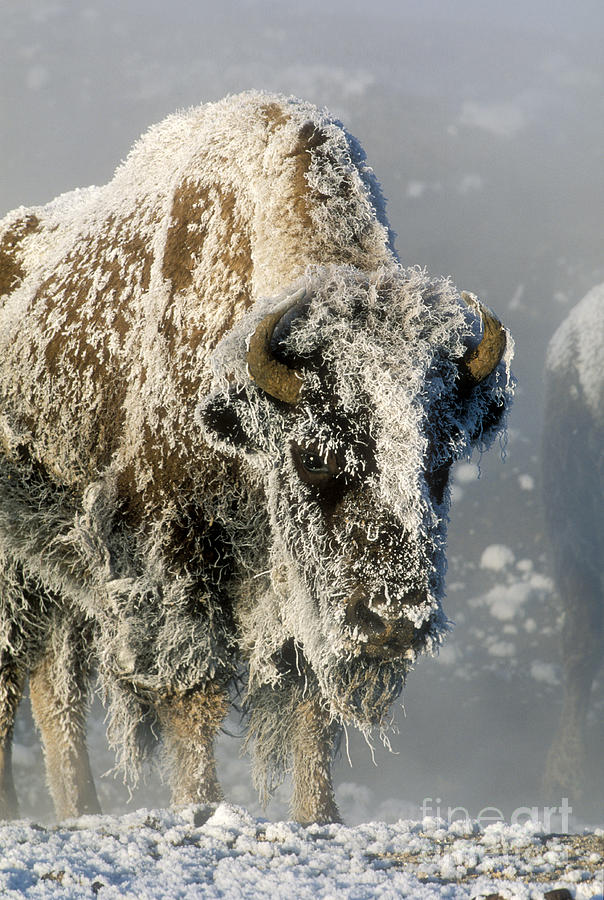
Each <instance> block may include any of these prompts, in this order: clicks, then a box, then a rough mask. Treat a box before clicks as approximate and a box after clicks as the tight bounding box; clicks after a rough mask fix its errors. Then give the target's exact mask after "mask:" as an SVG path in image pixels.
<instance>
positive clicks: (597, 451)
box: [542, 284, 604, 800]
mask: <svg viewBox="0 0 604 900" xmlns="http://www.w3.org/2000/svg"><path fill="white" fill-rule="evenodd" d="M546 385H547V394H546V405H545V418H544V428H543V444H542V467H543V503H544V509H545V515H546V523H547V529H548V532H549V539H550V543H551V547H552V557H553V565H554V575H555V579H556V584H557V588H558V594H559V597H560V600H561V603H562V609H563V611H564V620H563V629H562V662H563V669H564V698H563V705H562V713H561V716H560V723H559V726H558V731H557V733H556V736H555V738H554V741H553V744H552V746H551V748H550V751H549V754H548V757H547V763H546V770H545V775H544V787H545V790H546V792H547V794H549V795H550V796H551V797H559V796H568V797H571V798H575V800H579V799H581V797H582V796H583V794H584V783H583V782H584V776H585V772H586V745H585V737H586V721H587V713H588V710H589V702H590V695H591V690H592V685H593V682H594V679H595V677H596V675H597V673H598V670H599V668H600V666H601V665H602V661H603V660H604V562H603V561H604V284H600V285H598V286H597V287H595V288H593V289H592V290H591V291H590V292H589V293H588V294H587V295H586V296H585V297H584V298H583V300H581V302H580V303H579V304H577V306H575V307H574V309H573V310H571V312H570V313H569V315H568V316H567V318H566V319H565V320H564V322H563V323H562V324H561V325H560V327H559V328H558V330H557V331H556V333H555V334H554V336H553V338H552V339H551V342H550V345H549V348H548V354H547V362H546Z"/></svg>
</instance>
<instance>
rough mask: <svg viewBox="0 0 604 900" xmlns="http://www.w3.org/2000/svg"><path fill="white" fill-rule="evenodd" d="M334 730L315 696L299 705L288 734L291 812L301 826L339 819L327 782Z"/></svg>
mask: <svg viewBox="0 0 604 900" xmlns="http://www.w3.org/2000/svg"><path fill="white" fill-rule="evenodd" d="M335 733H337V729H336V728H334V726H333V725H330V724H329V716H328V715H326V711H325V710H324V709H323V708H322V700H321V698H320V697H319V696H317V695H315V696H314V697H312V698H311V699H309V700H306V701H305V702H303V703H301V704H300V706H299V707H298V713H297V717H296V724H295V727H294V731H293V734H292V736H291V740H292V754H293V772H292V780H293V794H292V815H293V817H294V818H295V820H296V821H297V822H301V823H302V824H303V825H304V824H310V823H311V822H341V821H342V820H341V818H340V813H339V810H338V807H337V805H336V800H335V795H334V791H333V787H332V783H331V762H332V756H333V744H334V734H335Z"/></svg>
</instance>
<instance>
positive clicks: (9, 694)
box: [0, 665, 25, 820]
mask: <svg viewBox="0 0 604 900" xmlns="http://www.w3.org/2000/svg"><path fill="white" fill-rule="evenodd" d="M24 681H25V676H24V674H23V672H22V671H21V670H20V669H19V668H18V667H17V666H10V665H9V666H2V679H1V680H0V820H2V819H14V818H16V817H17V816H18V814H19V807H18V804H17V794H16V793H15V785H14V782H13V773H12V739H13V727H14V721H15V714H16V712H17V707H18V705H19V701H20V700H21V695H22V693H23V684H24Z"/></svg>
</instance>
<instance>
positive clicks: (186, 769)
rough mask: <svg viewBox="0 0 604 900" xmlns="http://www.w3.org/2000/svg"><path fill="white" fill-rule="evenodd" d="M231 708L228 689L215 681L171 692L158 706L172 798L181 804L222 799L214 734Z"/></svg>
mask: <svg viewBox="0 0 604 900" xmlns="http://www.w3.org/2000/svg"><path fill="white" fill-rule="evenodd" d="M227 709H228V698H227V694H226V692H225V691H224V690H221V689H220V688H219V687H216V686H213V685H210V686H208V687H207V688H205V689H199V690H194V691H190V692H189V693H187V694H184V695H183V694H181V695H171V696H169V697H166V698H165V699H164V701H163V702H162V703H161V704H160V705H159V706H158V715H159V720H160V722H161V726H162V732H163V735H164V744H165V753H166V756H167V761H168V770H169V772H170V787H171V789H172V802H173V803H175V804H176V805H177V806H179V805H184V804H187V803H199V802H203V803H218V802H219V801H220V800H222V796H223V795H222V790H221V788H220V785H219V783H218V778H217V775H216V762H215V760H214V738H215V736H216V734H217V732H218V729H219V728H220V725H221V724H222V721H223V719H224V717H225V716H226V714H227Z"/></svg>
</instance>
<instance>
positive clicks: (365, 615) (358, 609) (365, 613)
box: [346, 598, 386, 634]
mask: <svg viewBox="0 0 604 900" xmlns="http://www.w3.org/2000/svg"><path fill="white" fill-rule="evenodd" d="M346 622H347V623H348V625H350V626H352V627H353V628H354V627H355V626H358V627H359V628H361V629H362V630H363V631H366V632H370V633H372V634H381V633H382V632H383V631H384V630H385V628H386V623H385V622H384V621H383V620H382V619H380V617H379V616H378V615H377V614H376V613H374V612H372V611H371V610H370V609H369V608H368V607H367V603H366V599H363V598H361V599H359V600H356V601H354V602H352V603H350V604H349V606H348V609H347V610H346Z"/></svg>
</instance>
